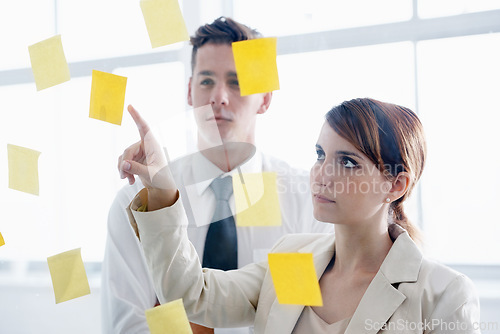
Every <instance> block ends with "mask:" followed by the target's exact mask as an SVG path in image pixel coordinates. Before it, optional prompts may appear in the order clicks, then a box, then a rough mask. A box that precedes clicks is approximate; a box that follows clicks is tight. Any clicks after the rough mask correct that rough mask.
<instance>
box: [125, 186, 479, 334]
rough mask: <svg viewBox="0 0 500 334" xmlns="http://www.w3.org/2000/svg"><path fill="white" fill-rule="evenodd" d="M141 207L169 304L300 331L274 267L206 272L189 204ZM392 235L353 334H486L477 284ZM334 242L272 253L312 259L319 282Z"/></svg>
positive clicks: (148, 246) (141, 223) (301, 240)
mask: <svg viewBox="0 0 500 334" xmlns="http://www.w3.org/2000/svg"><path fill="white" fill-rule="evenodd" d="M141 204H142V203H141V202H140V198H139V196H137V197H136V198H135V199H134V200H133V201H132V203H131V209H132V214H133V217H134V219H135V221H136V222H137V225H138V229H139V234H140V238H141V244H142V246H143V248H144V252H145V255H146V259H147V262H148V266H149V268H150V270H151V272H152V276H153V281H154V285H155V289H156V292H157V294H158V296H159V300H160V302H161V303H166V302H168V301H172V300H175V299H178V298H182V299H183V302H184V307H185V308H186V312H187V314H188V316H189V319H190V320H191V321H193V322H196V323H200V324H203V325H206V326H210V327H238V326H251V325H252V324H253V325H254V328H255V333H257V334H259V333H265V334H280V333H283V334H285V333H286V334H288V333H291V332H292V330H293V328H294V326H295V324H296V322H297V320H298V318H299V316H300V314H301V312H302V310H303V306H300V305H282V304H279V303H278V301H277V298H276V293H275V290H274V286H273V282H272V279H271V275H270V272H269V268H268V264H267V262H263V263H258V264H250V265H248V266H246V267H244V268H241V269H239V270H232V271H228V272H224V271H220V270H212V269H202V268H201V266H200V262H199V259H198V257H197V254H196V251H195V249H194V247H193V246H192V245H191V243H190V242H189V240H188V238H187V233H186V227H187V220H186V217H185V214H184V211H183V207H182V202H181V201H180V200H178V201H177V202H176V203H175V204H174V205H172V206H171V207H169V208H164V209H161V210H157V211H153V212H138V211H136V209H137V208H138V207H139V206H141ZM390 233H391V237H392V238H393V240H395V241H394V244H393V246H392V248H391V250H390V251H389V253H388V254H387V257H386V258H385V260H384V262H383V263H382V266H381V267H380V270H379V271H378V272H377V274H376V275H375V277H374V278H373V280H372V282H371V283H370V285H369V287H368V288H367V290H366V292H365V294H364V296H363V298H362V299H361V301H360V303H359V305H358V307H357V309H356V311H355V313H354V315H353V317H352V319H351V321H350V323H349V326H348V327H347V329H346V332H345V333H346V334H358V333H382V332H383V333H480V332H479V330H477V329H476V327H479V302H478V298H477V295H476V292H475V289H474V286H473V284H472V282H471V281H470V280H469V279H468V278H467V277H466V276H464V275H462V274H460V273H458V272H456V271H454V270H452V269H450V268H448V267H446V266H444V265H442V264H439V263H437V262H434V261H430V260H428V259H426V258H424V257H423V256H422V253H421V252H420V250H419V249H418V247H417V246H416V245H415V243H414V242H413V241H412V240H411V238H410V237H409V236H408V233H407V232H406V231H405V230H403V229H402V228H400V227H399V226H397V225H394V228H391V229H390ZM334 242H335V238H334V235H332V234H292V235H288V236H285V237H283V238H282V239H281V240H280V241H279V242H278V243H277V244H276V245H275V247H274V248H273V250H272V252H277V253H284V252H299V253H312V254H313V258H314V264H315V268H316V274H317V276H318V278H319V277H321V275H322V273H323V272H324V270H325V268H326V266H327V265H328V263H329V261H330V260H331V258H332V256H333V253H334Z"/></svg>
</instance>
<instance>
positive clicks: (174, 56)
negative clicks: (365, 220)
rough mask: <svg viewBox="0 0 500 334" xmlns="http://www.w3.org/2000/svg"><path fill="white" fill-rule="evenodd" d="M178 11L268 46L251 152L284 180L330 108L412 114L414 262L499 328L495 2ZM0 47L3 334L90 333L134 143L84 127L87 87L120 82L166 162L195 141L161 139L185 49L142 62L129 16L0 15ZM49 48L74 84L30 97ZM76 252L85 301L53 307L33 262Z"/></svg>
mask: <svg viewBox="0 0 500 334" xmlns="http://www.w3.org/2000/svg"><path fill="white" fill-rule="evenodd" d="M180 4H181V7H182V10H183V14H184V17H185V20H186V23H187V25H188V30H189V33H190V34H192V33H193V32H194V30H195V28H197V27H198V26H199V25H200V24H204V23H206V22H210V21H212V20H213V19H215V18H217V17H218V16H221V15H227V16H233V17H234V18H235V19H237V20H240V21H241V22H243V23H246V24H248V25H250V26H253V27H255V28H258V29H259V30H260V31H261V32H263V33H264V34H265V35H266V36H278V59H277V62H278V72H279V77H280V86H281V89H280V90H279V91H276V92H274V94H273V102H272V104H271V107H270V109H269V110H268V112H266V113H265V114H263V115H260V116H259V117H260V119H259V121H258V122H259V124H258V128H257V144H258V146H259V147H260V148H261V149H262V150H263V151H265V152H266V153H269V154H271V155H275V156H277V157H279V158H282V159H284V160H287V161H288V162H290V163H291V164H292V165H294V166H297V167H300V168H304V169H309V168H310V166H311V165H312V164H313V162H314V159H315V150H314V144H315V142H316V139H317V135H318V132H319V128H320V127H321V125H322V122H323V116H324V114H325V113H326V112H327V111H328V110H329V108H331V107H332V106H333V105H336V104H338V103H340V102H342V101H343V100H346V99H351V98H354V97H373V98H375V99H379V100H382V101H388V102H395V103H398V104H402V105H405V106H407V107H410V108H412V109H413V110H415V111H416V112H417V113H418V114H419V115H420V117H421V119H422V122H423V123H424V128H425V129H426V134H427V140H428V151H429V155H428V163H427V166H426V170H425V172H424V175H423V178H422V181H421V185H420V187H419V188H418V189H417V191H416V192H415V193H414V194H413V197H412V199H411V201H410V203H409V205H408V210H409V212H410V217H411V218H412V220H414V221H415V222H417V223H418V224H419V225H420V226H421V228H422V229H423V232H424V237H425V243H424V246H423V249H424V251H425V252H426V254H427V255H428V256H430V257H432V258H435V259H437V260H438V261H441V262H444V263H447V264H450V265H452V266H454V267H456V268H457V269H459V270H461V271H464V272H465V273H466V274H468V275H469V276H470V277H471V278H472V279H473V280H474V282H475V283H476V286H477V287H478V290H479V292H480V296H481V302H482V313H483V314H482V317H483V320H485V321H487V320H490V321H493V320H497V321H498V318H497V316H498V314H499V313H500V284H499V283H498V282H500V243H498V242H497V236H498V235H499V234H500V219H499V218H498V214H497V212H496V208H497V205H498V203H500V192H499V191H498V189H500V176H499V175H500V169H499V167H498V166H499V165H500V158H499V155H498V147H499V144H500V135H499V131H498V130H497V124H498V123H499V121H500V116H499V115H500V105H499V104H498V103H497V102H496V96H498V92H499V91H500V80H499V78H500V65H499V62H498V59H500V1H495V0H481V1H478V0H474V1H472V0H462V1H447V0H439V1H437V0H432V1H430V0H380V1H371V0H354V1H353V0H350V1H341V0H332V1H322V0H311V1H306V2H299V1H288V2H287V5H286V8H284V6H283V1H277V0H265V1H264V0H254V1H233V0H210V1H204V0H184V1H180ZM0 31H2V33H1V34H0V45H2V52H1V53H0V99H1V101H2V107H3V114H4V115H5V116H4V118H3V122H0V156H2V157H3V158H2V159H0V161H2V163H1V164H0V175H2V176H3V177H0V198H1V199H2V203H3V204H4V206H3V208H4V214H3V219H2V220H0V232H1V233H2V235H3V237H4V239H5V243H6V244H5V245H4V246H2V247H0V296H2V302H1V303H0V314H3V315H4V316H0V318H1V319H2V328H8V329H9V331H8V332H9V333H31V332H35V331H39V332H52V333H67V332H71V333H97V332H100V324H99V319H100V311H99V309H100V304H99V287H100V262H101V261H102V257H103V253H104V245H105V238H106V220H107V214H108V210H109V207H110V204H111V202H112V200H113V198H114V196H115V194H116V192H117V191H118V190H119V189H120V188H121V187H123V186H125V185H126V181H125V180H120V179H119V177H118V173H117V172H116V160H117V157H118V155H120V154H121V153H122V151H123V149H124V148H125V147H127V146H128V145H130V144H131V143H133V142H135V141H137V139H138V138H137V133H136V129H135V126H134V124H133V123H132V121H131V120H130V119H129V116H128V114H127V113H126V112H125V113H124V118H123V123H122V125H121V126H116V125H112V124H109V123H104V122H100V121H97V120H94V119H90V118H89V117H88V113H89V101H90V85H91V72H92V69H98V70H103V71H107V72H112V73H115V74H118V75H123V76H126V77H127V78H128V81H127V89H126V98H125V103H126V104H129V103H130V104H133V105H134V106H136V107H137V109H139V110H140V111H141V112H142V114H143V116H144V117H145V118H146V119H147V120H148V121H149V122H150V123H151V124H155V125H158V129H159V130H161V131H163V134H162V138H163V139H164V141H165V143H167V144H168V146H170V147H169V150H171V152H173V156H179V155H181V154H182V152H183V151H185V150H186V149H187V148H186V147H185V146H184V145H187V144H188V143H189V141H190V140H191V139H190V138H191V137H192V133H190V131H188V133H186V129H192V127H190V126H183V127H177V126H172V124H173V123H175V122H176V120H178V119H179V117H180V118H182V114H183V113H184V112H185V111H186V110H189V107H188V106H187V104H186V94H187V91H186V86H187V79H188V78H189V76H190V74H191V73H190V70H191V69H190V47H189V44H188V43H176V44H174V45H171V46H167V47H161V48H157V49H151V47H150V43H149V38H148V36H147V32H146V29H145V25H144V22H143V18H142V13H141V10H140V7H139V1H138V0H120V1H118V0H100V1H97V0H89V1H85V2H73V1H61V0H37V1H34V0H30V1H22V2H0ZM55 34H61V36H62V42H63V47H64V51H65V54H66V58H67V60H68V62H69V65H70V71H71V75H72V78H71V80H70V81H69V82H66V83H63V84H61V85H58V86H55V87H52V88H49V89H46V90H42V91H40V92H37V91H36V87H35V84H34V82H33V76H32V74H31V68H30V60H29V54H28V46H29V45H31V44H34V43H36V42H39V41H41V40H43V39H46V38H49V37H51V36H53V35H55ZM179 115H180V116H179ZM175 124H177V123H175ZM162 129H163V130H162ZM165 129H168V130H165ZM172 138H174V140H172ZM175 138H179V140H178V141H176V140H175ZM181 139H182V140H181ZM172 142H174V143H175V145H173V144H170V143H172ZM7 144H15V145H19V146H24V147H28V148H31V149H35V150H38V151H40V152H41V155H40V159H39V174H40V196H33V195H28V194H25V193H21V192H17V191H15V190H12V189H9V188H8V179H7V175H8V165H7ZM79 247H81V249H82V257H83V260H84V262H85V265H86V269H87V274H88V276H89V280H90V284H91V291H92V293H91V295H90V296H86V297H83V298H79V299H77V300H73V301H70V302H67V303H63V304H58V305H54V300H53V293H52V285H51V282H50V275H49V273H48V268H47V264H46V258H47V257H48V256H51V255H54V254H57V253H60V252H63V251H66V250H70V249H74V248H79ZM27 318H28V319H31V321H24V320H23V319H27ZM1 331H2V330H0V332H1ZM485 333H500V330H499V331H488V332H485Z"/></svg>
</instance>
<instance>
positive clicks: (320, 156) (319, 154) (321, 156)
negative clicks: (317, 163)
mask: <svg viewBox="0 0 500 334" xmlns="http://www.w3.org/2000/svg"><path fill="white" fill-rule="evenodd" d="M316 155H317V158H316V159H317V160H325V152H323V151H316Z"/></svg>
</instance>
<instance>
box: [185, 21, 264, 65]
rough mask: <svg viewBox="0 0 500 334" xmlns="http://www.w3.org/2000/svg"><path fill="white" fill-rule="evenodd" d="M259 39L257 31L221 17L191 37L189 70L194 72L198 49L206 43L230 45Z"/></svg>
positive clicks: (259, 35)
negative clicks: (191, 47) (191, 46)
mask: <svg viewBox="0 0 500 334" xmlns="http://www.w3.org/2000/svg"><path fill="white" fill-rule="evenodd" d="M260 37H262V35H261V34H260V33H259V32H258V31H257V30H255V29H252V28H250V27H248V26H246V25H244V24H241V23H239V22H236V21H235V20H233V19H231V18H229V17H224V16H221V17H219V18H218V19H216V20H215V21H214V22H212V23H210V24H205V25H203V26H201V27H199V28H198V30H197V31H196V33H195V34H194V36H191V44H192V45H193V53H192V54H191V70H194V66H195V65H196V53H197V52H198V49H199V48H201V47H202V46H203V45H205V44H207V43H212V44H227V45H231V43H233V42H239V41H245V40H248V39H255V38H260Z"/></svg>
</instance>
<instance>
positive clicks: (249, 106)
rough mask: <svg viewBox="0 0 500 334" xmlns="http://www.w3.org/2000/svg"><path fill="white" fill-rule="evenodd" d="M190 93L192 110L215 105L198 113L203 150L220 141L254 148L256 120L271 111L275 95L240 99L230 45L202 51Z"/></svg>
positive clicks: (197, 55)
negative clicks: (272, 96)
mask: <svg viewBox="0 0 500 334" xmlns="http://www.w3.org/2000/svg"><path fill="white" fill-rule="evenodd" d="M188 90H189V91H188V103H189V105H190V106H192V107H193V108H198V107H202V106H206V105H211V106H212V108H211V109H212V110H213V113H212V110H210V108H203V109H202V110H205V111H202V112H197V111H196V110H195V117H196V122H197V125H198V144H199V146H200V148H203V147H207V146H208V147H210V146H214V145H218V144H220V139H222V141H223V142H244V143H251V144H254V142H255V121H256V117H257V114H262V113H264V112H265V111H266V110H267V108H268V107H269V104H270V102H271V93H266V94H254V95H249V96H240V87H239V84H238V77H237V76H236V68H235V65H234V58H233V51H232V48H231V46H230V45H226V44H205V45H203V46H202V47H200V48H199V49H198V52H197V54H196V64H195V67H194V69H193V76H192V77H191V79H190V80H189V89H188ZM207 110H208V112H206V111H207ZM215 124H216V125H217V126H215ZM215 129H218V133H214V132H216V131H215ZM219 133H220V139H218V138H219Z"/></svg>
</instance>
